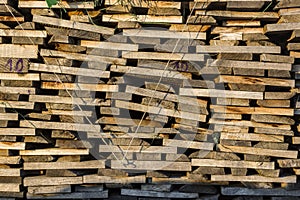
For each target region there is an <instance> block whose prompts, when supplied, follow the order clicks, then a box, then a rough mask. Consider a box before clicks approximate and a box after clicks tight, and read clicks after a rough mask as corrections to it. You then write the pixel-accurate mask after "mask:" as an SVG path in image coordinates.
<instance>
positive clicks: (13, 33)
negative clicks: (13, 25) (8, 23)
mask: <svg viewBox="0 0 300 200" xmlns="http://www.w3.org/2000/svg"><path fill="white" fill-rule="evenodd" d="M0 36H3V37H40V38H46V37H47V32H46V31H39V30H13V29H0Z"/></svg>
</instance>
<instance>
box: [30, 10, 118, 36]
mask: <svg viewBox="0 0 300 200" xmlns="http://www.w3.org/2000/svg"><path fill="white" fill-rule="evenodd" d="M32 21H33V22H36V23H42V24H47V25H53V26H58V27H64V28H71V29H76V30H83V31H89V32H93V33H101V34H107V35H113V34H114V29H112V28H107V27H101V26H94V25H90V24H85V23H80V22H72V21H69V20H63V19H56V18H53V17H45V16H39V15H33V19H32Z"/></svg>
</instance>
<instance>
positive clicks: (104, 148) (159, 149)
mask: <svg viewBox="0 0 300 200" xmlns="http://www.w3.org/2000/svg"><path fill="white" fill-rule="evenodd" d="M99 152H101V153H111V152H116V153H118V152H121V153H124V152H129V153H130V152H138V153H175V154H176V153H177V147H164V146H130V147H129V146H113V145H100V146H99ZM123 156H124V155H123V154H122V157H123Z"/></svg>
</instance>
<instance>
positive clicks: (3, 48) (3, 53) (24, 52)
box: [0, 17, 38, 58]
mask: <svg viewBox="0 0 300 200" xmlns="http://www.w3.org/2000/svg"><path fill="white" fill-rule="evenodd" d="M0 18H1V17H0ZM0 57H6V58H38V46H37V45H18V44H0Z"/></svg>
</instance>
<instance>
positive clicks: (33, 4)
mask: <svg viewBox="0 0 300 200" xmlns="http://www.w3.org/2000/svg"><path fill="white" fill-rule="evenodd" d="M18 6H19V8H48V5H47V2H46V1H28V0H26V1H19V5H18ZM94 7H95V5H94V2H93V1H86V2H67V1H60V2H59V4H58V5H53V6H52V8H64V9H94Z"/></svg>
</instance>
